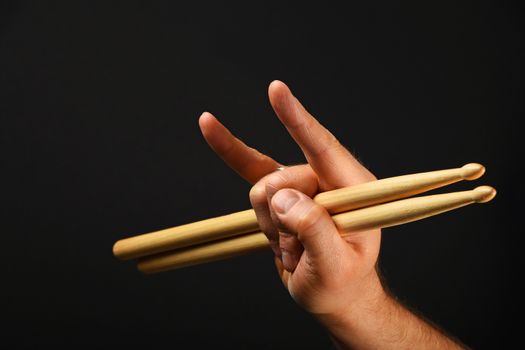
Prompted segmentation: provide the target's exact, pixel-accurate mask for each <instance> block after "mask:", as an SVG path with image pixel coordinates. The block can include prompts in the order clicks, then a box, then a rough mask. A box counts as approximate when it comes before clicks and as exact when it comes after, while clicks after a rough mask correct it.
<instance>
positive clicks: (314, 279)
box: [199, 81, 463, 349]
mask: <svg viewBox="0 0 525 350" xmlns="http://www.w3.org/2000/svg"><path fill="white" fill-rule="evenodd" d="M268 95H269V98H270V103H271V105H272V107H273V109H274V111H275V112H276V114H277V116H278V117H279V119H280V120H281V122H282V123H283V124H284V126H285V127H286V129H287V130H288V132H289V133H290V135H291V136H292V138H293V139H294V140H295V142H296V143H297V144H298V145H299V147H300V148H301V150H302V151H303V153H304V155H305V157H306V160H307V161H308V163H307V164H303V165H297V166H291V167H284V168H283V170H282V171H276V170H277V169H278V168H279V167H282V165H281V164H280V163H278V162H277V161H275V160H274V159H272V158H271V157H268V156H267V155H264V154H262V153H260V152H258V151H257V150H255V149H253V148H250V147H248V146H247V145H246V144H244V143H243V142H242V141H240V140H239V139H237V138H236V137H235V136H233V135H232V134H231V133H230V132H229V130H228V129H226V128H225V127H224V126H223V125H222V124H221V123H220V122H219V121H218V120H217V119H215V117H213V116H212V115H211V114H210V113H203V114H202V116H201V117H200V119H199V125H200V127H201V130H202V133H203V135H204V138H205V139H206V141H207V142H208V143H209V145H210V146H211V147H212V148H213V150H214V151H215V152H216V153H217V154H218V155H219V156H220V157H221V158H222V159H223V160H224V161H225V162H226V164H228V165H229V166H230V167H231V168H233V169H234V170H235V171H237V172H238V173H239V174H240V175H241V176H242V177H243V178H245V179H246V180H247V181H248V182H250V183H251V184H253V187H252V189H251V191H250V201H251V203H252V206H253V208H254V210H255V213H256V215H257V220H258V222H259V226H260V228H261V229H262V231H264V233H265V234H266V236H267V237H268V240H269V241H270V245H271V247H272V250H273V252H274V255H275V264H276V266H277V271H278V272H279V276H280V277H281V279H282V281H283V283H284V285H285V286H286V288H287V289H288V291H289V293H290V295H291V296H292V297H293V298H294V300H295V301H296V302H297V303H298V304H299V305H301V306H302V307H303V308H304V309H306V310H307V311H309V312H311V313H312V314H314V315H315V316H316V317H317V319H318V320H319V321H320V322H321V323H322V324H323V325H324V326H325V327H326V328H327V329H328V330H329V331H330V333H331V334H332V336H333V338H334V341H335V342H336V344H337V345H338V347H340V348H345V349H346V348H349V349H354V348H364V349H366V348H370V349H377V348H381V349H413V348H415V347H417V348H420V349H423V348H428V349H435V348H438V349H460V348H463V346H462V345H461V343H460V342H459V341H457V340H454V339H453V338H451V337H449V336H447V335H445V333H444V332H443V331H442V330H440V329H439V328H438V327H436V326H435V325H433V324H431V323H430V322H429V321H426V320H424V319H423V318H421V317H420V316H416V315H415V314H413V313H412V312H411V311H409V310H408V309H406V308H405V307H404V306H403V305H401V304H399V303H398V302H397V301H396V300H395V298H392V297H390V295H389V294H388V293H386V292H385V290H384V289H383V287H382V284H381V282H380V278H379V276H378V273H377V271H376V262H377V257H378V254H379V247H380V243H381V230H368V231H362V232H354V233H351V234H349V235H345V236H344V238H343V237H342V236H341V235H340V233H339V232H338V229H337V227H336V226H335V224H334V222H333V220H332V218H331V217H330V215H329V214H328V212H327V211H326V210H325V209H324V208H323V207H321V206H320V205H318V204H316V203H315V202H314V201H312V199H311V198H312V197H313V196H314V195H315V194H316V193H318V192H324V191H328V190H332V189H336V188H340V187H347V186H353V185H356V184H360V183H364V182H368V181H374V180H375V177H374V175H372V174H371V173H370V172H369V171H368V170H367V169H366V168H365V167H363V166H362V165H361V164H360V163H359V162H358V161H357V160H356V159H355V158H354V157H353V156H352V155H351V154H350V152H348V150H347V149H346V148H345V147H343V146H342V145H341V144H340V143H339V141H338V140H337V139H336V138H335V137H334V136H333V135H332V134H331V133H330V132H329V131H328V130H326V129H325V128H324V127H323V126H322V125H321V124H319V123H318V122H317V120H316V119H315V118H314V117H313V116H311V115H310V114H309V113H308V112H307V111H306V110H305V109H304V107H303V106H302V105H301V104H300V102H299V101H298V100H297V99H296V98H295V97H294V96H293V95H292V93H291V92H290V90H289V89H288V87H287V86H286V85H285V84H284V83H282V82H280V81H274V82H272V83H271V84H270V86H269V88H268Z"/></svg>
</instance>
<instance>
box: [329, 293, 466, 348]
mask: <svg viewBox="0 0 525 350" xmlns="http://www.w3.org/2000/svg"><path fill="white" fill-rule="evenodd" d="M370 291H371V292H370V293H369V295H367V298H366V300H363V301H362V302H360V303H358V304H353V305H351V307H349V309H347V310H342V311H341V313H340V314H338V315H335V316H321V317H319V320H320V321H321V323H323V325H324V326H325V327H326V328H327V329H328V331H329V332H330V334H331V335H332V338H333V340H334V342H335V343H336V345H337V346H338V348H340V349H414V348H417V349H464V346H462V345H461V344H460V343H459V342H456V341H454V340H453V339H451V338H450V337H448V336H447V335H445V334H444V333H443V332H441V331H440V330H439V329H437V328H436V327H434V326H433V325H431V324H430V323H428V322H426V321H425V320H423V319H422V318H420V317H418V316H417V315H415V314H414V313H412V312H411V311H409V310H408V309H407V308H406V307H404V306H403V305H401V304H400V303H399V302H397V301H396V300H395V299H394V298H393V297H392V296H390V295H389V294H388V293H387V292H385V291H384V289H383V288H382V287H381V285H380V283H378V284H377V285H376V286H375V287H374V288H371V289H370Z"/></svg>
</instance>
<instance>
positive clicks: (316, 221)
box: [271, 189, 345, 264]
mask: <svg viewBox="0 0 525 350" xmlns="http://www.w3.org/2000/svg"><path fill="white" fill-rule="evenodd" d="M271 206H272V209H273V210H274V212H275V214H276V216H277V219H278V221H279V224H280V225H281V226H283V228H284V229H286V231H287V232H288V233H290V234H292V235H296V236H297V238H298V239H299V241H300V242H301V244H302V245H303V247H304V250H305V253H306V254H307V255H308V257H309V258H310V259H314V260H319V261H318V262H317V263H320V264H322V262H328V261H329V260H330V259H331V258H333V256H334V254H338V252H340V251H341V249H342V248H343V246H344V243H345V242H344V240H343V239H342V238H341V236H340V234H339V231H338V230H337V227H336V226H335V223H334V221H333V220H332V218H331V216H330V214H329V213H328V212H327V211H326V209H325V208H324V207H322V206H321V205H319V204H317V203H315V202H314V201H313V200H312V199H311V198H310V197H308V196H307V195H305V194H303V193H301V192H299V191H297V190H293V189H282V190H280V191H278V192H277V193H275V194H274V196H273V197H272V199H271Z"/></svg>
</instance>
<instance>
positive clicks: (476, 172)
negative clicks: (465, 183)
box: [461, 163, 485, 180]
mask: <svg viewBox="0 0 525 350" xmlns="http://www.w3.org/2000/svg"><path fill="white" fill-rule="evenodd" d="M461 169H463V171H462V173H461V177H462V178H463V179H464V180H476V179H479V178H480V177H481V176H482V175H483V174H485V167H484V166H483V165H481V164H479V163H468V164H465V165H463V166H462V167H461Z"/></svg>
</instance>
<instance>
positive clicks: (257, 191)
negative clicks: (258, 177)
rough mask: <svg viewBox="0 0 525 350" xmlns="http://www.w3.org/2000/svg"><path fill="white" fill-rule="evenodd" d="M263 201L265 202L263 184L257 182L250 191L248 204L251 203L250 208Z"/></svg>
mask: <svg viewBox="0 0 525 350" xmlns="http://www.w3.org/2000/svg"><path fill="white" fill-rule="evenodd" d="M264 201H266V189H265V184H264V183H262V182H258V183H256V184H255V185H253V186H252V188H251V189H250V202H251V203H252V206H257V205H260V203H261V202H264Z"/></svg>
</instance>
